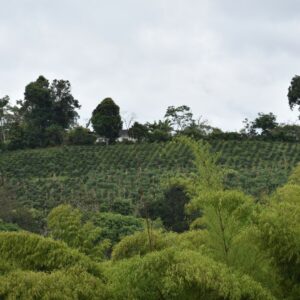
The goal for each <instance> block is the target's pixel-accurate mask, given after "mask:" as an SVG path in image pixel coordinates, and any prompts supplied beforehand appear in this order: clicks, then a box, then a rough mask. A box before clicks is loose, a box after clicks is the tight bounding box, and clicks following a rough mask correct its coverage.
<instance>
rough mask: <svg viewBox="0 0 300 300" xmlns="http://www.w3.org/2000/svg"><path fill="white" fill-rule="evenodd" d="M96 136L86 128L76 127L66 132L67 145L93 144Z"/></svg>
mask: <svg viewBox="0 0 300 300" xmlns="http://www.w3.org/2000/svg"><path fill="white" fill-rule="evenodd" d="M95 141H96V136H95V135H94V134H93V133H92V132H91V131H90V130H89V129H87V128H84V127H81V126H79V127H76V128H74V129H72V130H70V131H69V132H68V133H67V144H69V145H93V144H94V143H95Z"/></svg>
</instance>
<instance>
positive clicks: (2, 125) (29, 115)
mask: <svg viewBox="0 0 300 300" xmlns="http://www.w3.org/2000/svg"><path fill="white" fill-rule="evenodd" d="M288 100H289V106H290V108H291V109H293V108H295V107H299V105H300V77H299V76H295V77H294V78H293V79H292V81H291V85H290V87H289V91H288ZM79 108H80V104H79V101H78V100H76V99H75V98H74V96H73V95H72V93H71V84H70V82H69V81H67V80H57V79H55V80H53V81H52V82H51V83H50V82H49V80H47V79H46V78H45V77H43V76H40V77H39V78H38V79H37V80H36V81H34V82H31V83H29V84H28V85H27V86H26V87H25V93H24V99H23V100H18V101H17V104H16V105H14V106H12V105H11V104H10V99H9V97H8V96H5V97H3V98H1V99H0V129H1V133H0V144H1V147H2V148H3V149H23V148H37V147H48V146H57V145H62V144H69V145H90V144H94V143H95V142H98V143H104V144H108V143H115V142H116V141H118V138H119V137H120V136H121V141H122V142H127V143H128V142H165V141H169V140H171V139H172V138H173V137H174V136H177V135H185V136H189V137H192V138H194V139H207V140H212V139H221V140H242V139H259V140H274V141H287V142H298V141H300V126H299V125H296V124H292V125H291V124H284V123H283V124H279V123H278V122H277V118H276V116H275V115H274V114H273V113H259V114H258V116H257V118H255V119H254V120H252V121H251V120H250V121H249V120H248V119H245V121H244V128H242V129H241V130H240V131H239V132H224V131H222V129H220V128H216V127H213V126H210V125H209V124H208V123H207V122H206V121H203V120H202V119H201V118H198V119H197V118H196V119H195V118H194V116H193V113H192V111H191V109H190V107H188V106H186V105H182V106H179V107H174V106H170V107H168V108H167V111H166V113H165V115H164V118H163V119H162V120H159V121H155V122H153V123H149V122H147V123H146V124H141V123H138V122H133V120H132V119H131V120H129V121H126V120H124V121H122V118H121V115H120V108H119V106H118V105H117V104H116V103H115V102H114V101H113V100H112V99H111V98H106V99H104V100H103V101H102V102H101V103H100V104H99V105H98V106H97V107H96V108H95V109H94V111H93V113H92V116H91V118H90V121H89V122H88V124H87V125H86V127H82V126H79V125H78V123H77V121H78V118H79V115H78V112H77V110H78V109H79ZM124 123H125V125H126V127H127V128H126V130H125V135H124V132H123V133H122V128H123V125H124ZM131 123H133V125H131ZM90 125H91V127H92V129H93V130H92V131H91V130H90V129H89V128H90Z"/></svg>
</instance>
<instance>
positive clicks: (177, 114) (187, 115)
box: [165, 105, 193, 132]
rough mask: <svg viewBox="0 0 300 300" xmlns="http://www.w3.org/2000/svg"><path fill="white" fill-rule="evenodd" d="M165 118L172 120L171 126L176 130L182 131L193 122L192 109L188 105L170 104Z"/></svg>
mask: <svg viewBox="0 0 300 300" xmlns="http://www.w3.org/2000/svg"><path fill="white" fill-rule="evenodd" d="M165 119H166V120H169V121H170V124H171V126H172V127H173V129H174V130H175V131H176V132H179V131H182V130H184V129H185V128H187V127H189V126H190V125H191V124H192V123H193V114H192V112H191V109H190V108H189V107H188V106H186V105H182V106H178V107H175V106H169V107H168V108H167V112H166V114H165Z"/></svg>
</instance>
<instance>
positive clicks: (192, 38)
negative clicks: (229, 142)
mask: <svg viewBox="0 0 300 300" xmlns="http://www.w3.org/2000/svg"><path fill="white" fill-rule="evenodd" d="M299 36H300V1H299V0H251V1H250V0H109V1H107V0H106V1H104V0H85V1H83V0H39V1H38V0H10V1H7V0H0V97H2V96H4V95H9V96H10V98H11V100H12V102H13V101H15V100H17V99H22V98H23V95H24V89H25V86H26V85H27V84H28V83H29V82H32V81H34V80H36V79H37V77H38V76H39V75H44V76H45V77H46V78H48V79H49V80H50V81H52V80H53V79H55V78H56V79H65V80H69V81H70V82H71V85H72V94H73V95H74V97H75V98H76V99H78V100H79V102H80V104H81V106H82V107H81V109H80V111H79V114H80V117H81V119H80V123H81V124H85V122H86V121H87V120H88V119H89V118H90V116H91V113H92V111H93V109H94V108H95V107H96V106H97V105H98V104H99V103H100V101H101V100H102V99H104V98H106V97H111V98H113V99H114V101H115V102H116V103H117V104H118V105H119V106H120V109H121V113H122V115H123V117H124V118H125V119H127V120H129V119H130V118H131V116H135V119H136V120H137V121H139V122H146V121H149V122H152V121H154V120H159V119H162V118H163V116H164V114H165V112H166V109H167V107H168V106H171V105H174V106H179V105H183V104H184V105H188V106H189V107H191V110H192V112H193V113H194V117H195V118H199V117H202V120H203V119H205V120H208V122H209V124H210V125H212V126H216V127H219V128H222V129H223V130H239V129H241V128H242V126H243V124H242V121H243V120H244V119H245V118H248V119H250V120H251V119H254V118H255V117H256V116H257V114H258V112H263V113H269V112H273V113H274V114H275V115H277V116H278V121H279V122H289V123H293V122H296V121H297V116H298V114H299V113H298V112H297V110H295V111H294V112H292V111H290V109H289V106H288V100H287V89H288V87H289V85H290V81H291V79H292V77H293V76H294V75H296V74H298V75H300V38H299Z"/></svg>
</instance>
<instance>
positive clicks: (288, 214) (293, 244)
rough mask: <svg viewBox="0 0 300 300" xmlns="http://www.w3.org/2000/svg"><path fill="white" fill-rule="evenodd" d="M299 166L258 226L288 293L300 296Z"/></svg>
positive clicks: (265, 211)
mask: <svg viewBox="0 0 300 300" xmlns="http://www.w3.org/2000/svg"><path fill="white" fill-rule="evenodd" d="M299 169H300V168H299V167H298V168H297V169H296V170H295V172H294V173H293V175H292V176H291V178H290V182H288V183H287V184H286V185H285V186H283V187H281V188H279V189H278V190H277V191H276V192H275V193H274V195H273V196H272V197H271V199H270V201H269V203H268V205H267V206H266V207H265V208H264V210H263V211H262V213H261V215H260V217H259V223H258V229H259V237H260V243H261V247H262V249H264V250H265V251H266V252H267V253H268V254H269V256H270V257H271V258H272V261H273V263H274V265H275V267H276V269H277V272H278V274H279V275H280V276H281V278H282V280H281V286H282V290H283V291H284V295H285V297H287V298H289V299H299V297H300V288H299V287H300V271H299V270H300V238H299V237H300V185H299V177H298V175H299Z"/></svg>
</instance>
